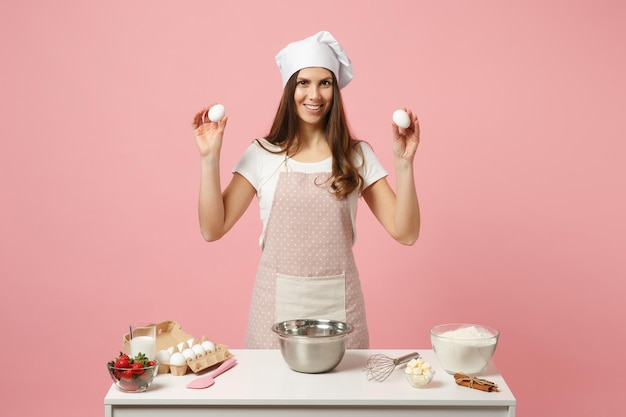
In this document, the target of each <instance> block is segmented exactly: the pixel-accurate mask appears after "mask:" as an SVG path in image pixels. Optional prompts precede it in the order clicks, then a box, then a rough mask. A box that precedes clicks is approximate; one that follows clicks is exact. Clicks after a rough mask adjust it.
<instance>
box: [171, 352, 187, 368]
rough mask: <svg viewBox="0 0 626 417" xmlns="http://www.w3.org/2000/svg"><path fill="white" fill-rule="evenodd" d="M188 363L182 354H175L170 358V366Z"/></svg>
mask: <svg viewBox="0 0 626 417" xmlns="http://www.w3.org/2000/svg"><path fill="white" fill-rule="evenodd" d="M186 363H187V360H186V359H185V357H184V356H183V354H182V353H180V352H175V353H174V354H172V356H171V357H170V365H176V366H180V365H185V364H186Z"/></svg>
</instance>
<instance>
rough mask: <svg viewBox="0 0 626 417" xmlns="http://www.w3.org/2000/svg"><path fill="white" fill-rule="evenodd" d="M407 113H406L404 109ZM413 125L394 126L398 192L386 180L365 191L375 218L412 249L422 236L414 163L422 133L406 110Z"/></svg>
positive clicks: (364, 195)
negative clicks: (403, 127) (405, 126)
mask: <svg viewBox="0 0 626 417" xmlns="http://www.w3.org/2000/svg"><path fill="white" fill-rule="evenodd" d="M405 110H406V109H405ZM406 111H407V113H408V114H409V118H410V119H411V125H410V126H409V127H407V128H406V129H402V128H399V127H398V126H396V125H395V124H394V123H392V127H391V129H392V136H393V156H394V166H395V172H396V192H395V193H394V191H393V190H392V189H391V187H390V186H389V183H388V182H387V180H386V179H385V178H383V179H381V180H379V181H377V182H375V183H374V184H372V185H371V186H369V187H368V188H366V189H365V190H364V191H363V198H364V199H365V201H366V203H367V205H368V206H369V208H370V209H371V210H372V213H374V216H376V218H377V219H378V221H379V222H380V223H381V224H382V225H383V227H384V228H385V229H386V230H387V232H389V234H390V235H391V236H392V237H393V238H394V239H395V240H397V241H398V242H399V243H402V244H403V245H413V244H414V243H415V242H416V241H417V238H418V236H419V230H420V210H419V204H418V201H417V192H416V191H415V179H414V172H413V160H414V159H415V153H416V152H417V147H418V145H419V139H420V130H419V122H418V120H417V116H415V115H414V114H413V113H412V112H411V111H410V110H406Z"/></svg>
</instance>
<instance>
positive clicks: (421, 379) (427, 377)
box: [404, 358, 435, 388]
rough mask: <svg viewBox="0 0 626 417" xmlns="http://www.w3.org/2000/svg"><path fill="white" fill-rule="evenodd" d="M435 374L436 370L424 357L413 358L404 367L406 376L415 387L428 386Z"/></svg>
mask: <svg viewBox="0 0 626 417" xmlns="http://www.w3.org/2000/svg"><path fill="white" fill-rule="evenodd" d="M434 375H435V370H434V369H432V368H431V366H430V363H428V362H426V361H425V360H424V359H422V358H416V359H411V360H410V361H409V362H408V363H407V364H406V368H404V376H406V380H407V381H409V384H411V386H412V387H414V388H426V387H427V386H428V384H430V381H432V380H433V376H434Z"/></svg>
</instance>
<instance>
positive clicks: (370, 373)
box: [363, 352, 420, 382]
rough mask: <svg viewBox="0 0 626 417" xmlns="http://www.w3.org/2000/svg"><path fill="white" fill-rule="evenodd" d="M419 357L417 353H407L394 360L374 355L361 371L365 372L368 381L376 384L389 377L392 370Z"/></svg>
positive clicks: (379, 354) (385, 356) (381, 355)
mask: <svg viewBox="0 0 626 417" xmlns="http://www.w3.org/2000/svg"><path fill="white" fill-rule="evenodd" d="M419 357H420V354H419V353H417V352H413V353H409V354H408V355H404V356H401V357H399V358H395V359H394V358H390V357H389V356H387V355H383V354H382V353H377V354H375V355H371V356H370V357H369V358H368V359H367V364H366V365H365V369H363V370H364V371H365V375H366V376H367V380H368V381H371V380H372V379H373V380H375V381H378V382H383V381H384V380H385V379H387V378H388V377H389V375H391V373H392V372H393V370H394V369H396V366H398V365H400V364H403V363H405V362H408V361H410V360H411V359H415V358H419Z"/></svg>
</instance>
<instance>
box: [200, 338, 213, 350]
mask: <svg viewBox="0 0 626 417" xmlns="http://www.w3.org/2000/svg"><path fill="white" fill-rule="evenodd" d="M202 347H203V348H204V350H205V351H207V352H215V345H214V344H213V342H210V341H208V340H207V341H204V342H202Z"/></svg>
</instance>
